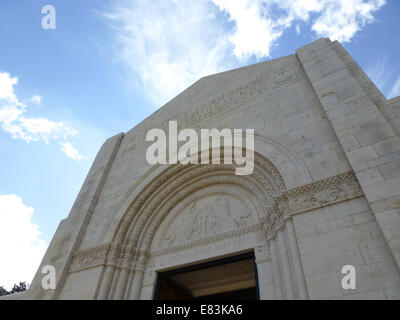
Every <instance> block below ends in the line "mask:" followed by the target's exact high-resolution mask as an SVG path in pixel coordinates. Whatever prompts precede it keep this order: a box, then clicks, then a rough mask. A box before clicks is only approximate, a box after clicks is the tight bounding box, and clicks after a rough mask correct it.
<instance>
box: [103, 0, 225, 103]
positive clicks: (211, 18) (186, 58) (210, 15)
mask: <svg viewBox="0 0 400 320" xmlns="http://www.w3.org/2000/svg"><path fill="white" fill-rule="evenodd" d="M214 11H215V7H214V6H213V5H212V3H210V2H206V1H201V0H200V1H199V0H174V1H172V0H165V1H161V2H154V1H125V5H124V6H123V7H118V8H115V9H113V10H112V12H111V13H106V14H102V16H103V17H104V18H106V19H107V22H108V23H110V25H111V26H112V27H113V28H115V29H116V32H117V41H118V44H119V46H118V53H119V54H120V58H121V60H122V61H123V62H124V63H125V64H126V65H127V66H128V68H129V70H130V71H132V72H133V73H134V74H135V75H137V74H139V76H140V79H141V81H142V84H143V85H144V88H145V91H146V93H147V94H148V95H149V96H150V97H151V98H153V100H154V102H155V104H157V105H158V106H159V105H160V104H163V103H165V102H167V101H168V100H170V99H171V98H172V97H174V96H175V95H176V94H177V93H179V92H180V91H182V90H183V89H185V88H186V87H187V86H188V85H189V84H191V83H193V82H194V81H196V80H198V79H199V78H200V77H202V76H204V75H209V74H212V73H216V72H219V71H222V70H223V69H224V67H225V68H226V67H229V62H228V60H229V59H228V58H227V57H228V56H229V51H228V50H227V49H228V48H229V39H228V35H227V34H226V33H225V31H224V25H223V23H224V22H223V21H218V19H217V18H216V16H215V15H214Z"/></svg>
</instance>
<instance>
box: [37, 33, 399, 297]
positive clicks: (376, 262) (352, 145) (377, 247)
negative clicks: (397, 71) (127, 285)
mask: <svg viewBox="0 0 400 320" xmlns="http://www.w3.org/2000/svg"><path fill="white" fill-rule="evenodd" d="M260 80H262V81H264V83H265V86H264V87H263V88H262V89H260V90H259V92H257V93H252V94H249V93H248V91H246V87H248V86H250V85H251V83H253V82H254V81H260ZM232 90H236V91H237V92H242V91H243V96H242V98H243V100H242V102H243V103H238V104H233V106H232V107H230V108H220V110H219V111H218V110H217V111H218V112H215V113H212V114H211V115H210V114H206V113H202V112H201V111H199V110H200V109H201V108H200V107H201V106H202V104H204V103H206V102H208V101H211V100H213V99H220V100H221V101H224V99H227V97H228V96H229V92H232ZM246 92H247V93H246ZM217 109H218V108H217ZM398 109H399V103H398V100H396V99H393V100H391V101H390V102H388V101H387V100H386V99H385V98H384V97H383V96H382V94H381V93H380V92H379V90H377V89H376V87H375V86H374V85H373V84H372V83H371V82H370V80H369V79H368V77H366V75H365V74H364V73H363V72H362V70H361V69H360V68H359V67H358V66H357V65H356V64H355V62H354V61H353V60H352V58H351V57H350V56H349V55H348V54H347V52H346V51H345V50H344V49H343V48H342V47H341V46H340V45H339V44H338V43H331V42H330V41H329V40H327V39H321V40H318V41H316V42H314V43H312V44H310V45H308V46H306V47H304V48H301V49H299V50H297V53H296V55H292V56H287V57H283V58H280V59H276V60H272V61H267V62H263V63H260V64H257V65H252V66H248V67H244V68H240V69H235V70H232V71H227V72H224V73H221V74H217V75H212V76H209V77H205V78H202V79H200V80H199V81H198V82H196V83H195V84H193V85H192V86H191V87H189V88H188V89H186V90H185V91H183V92H182V93H181V94H180V95H178V96H177V97H176V98H174V99H173V100H171V101H170V102H168V103H167V104H166V105H165V106H164V107H163V108H161V109H159V110H158V111H157V112H155V113H154V114H152V115H151V116H150V117H148V118H147V119H145V120H144V121H143V122H141V123H140V124H138V125H137V126H136V127H135V128H133V129H132V130H130V131H129V132H127V133H126V134H125V135H119V136H117V137H114V138H112V139H111V140H110V141H108V142H106V143H105V145H104V146H103V148H102V150H101V151H100V152H99V154H98V156H97V158H96V160H95V162H94V164H93V166H92V168H91V170H90V172H89V174H88V177H87V178H86V180H85V182H84V185H83V186H82V190H81V191H80V193H79V196H78V198H77V200H76V202H75V204H74V206H73V208H72V210H71V213H70V215H69V216H68V218H67V219H65V220H63V222H62V224H60V227H59V230H58V231H57V233H56V235H55V237H54V239H53V241H52V244H51V245H50V248H49V250H48V252H47V253H46V256H45V258H44V260H43V263H54V264H59V266H58V268H59V270H60V279H61V282H60V286H61V289H60V292H58V293H54V294H53V293H52V294H50V295H48V294H47V293H43V292H41V291H40V289H39V283H40V282H39V281H40V277H41V275H40V273H39V271H38V274H37V276H36V277H35V281H34V285H33V287H32V288H33V289H32V292H33V291H35V290H36V291H35V292H36V293H35V295H33V296H35V297H36V298H57V297H59V298H65V299H69V298H88V299H91V298H94V297H95V296H96V295H97V291H98V288H99V281H100V279H101V277H102V275H103V273H104V270H103V269H102V268H91V269H87V270H84V271H78V272H73V273H69V274H68V270H69V263H70V259H71V256H72V253H73V251H74V250H84V249H89V248H93V247H97V246H99V245H103V244H106V243H107V242H108V241H109V240H110V234H109V232H110V231H109V230H110V229H111V227H114V226H116V225H117V224H118V223H119V220H118V219H116V213H117V212H118V210H119V209H120V208H121V206H124V205H128V204H127V203H126V202H127V201H128V200H127V199H128V198H129V195H130V194H131V193H132V191H133V190H135V188H138V186H140V185H141V182H142V181H144V179H146V177H147V176H148V175H149V174H150V173H151V172H152V170H153V169H152V167H151V166H150V165H149V164H148V163H147V161H146V159H145V151H146V148H147V146H148V145H149V144H146V143H145V135H146V133H147V131H148V130H149V129H152V128H158V127H161V128H165V124H167V123H168V121H169V120H177V121H178V125H179V126H180V128H194V129H199V128H213V127H216V128H219V129H222V128H231V129H233V128H242V129H246V128H253V129H255V132H256V151H258V152H260V153H261V154H262V155H264V156H265V157H266V158H267V159H268V160H269V161H271V162H272V163H273V165H274V166H275V167H276V168H277V169H278V170H279V171H280V173H281V175H282V177H283V179H284V181H285V184H286V187H287V189H292V188H295V187H298V186H302V185H305V184H307V183H310V182H312V181H318V180H321V179H324V178H327V177H332V176H336V175H338V174H341V173H345V172H349V171H351V170H354V171H355V172H356V175H357V178H358V181H359V182H360V184H361V187H362V189H363V192H364V193H365V199H364V198H360V199H354V200H351V201H348V202H343V203H341V204H336V205H334V206H330V207H326V208H320V209H317V210H314V211H309V212H307V213H302V214H299V215H295V216H294V217H293V225H294V231H295V233H294V235H295V236H296V239H297V240H298V247H299V253H300V262H301V265H302V268H303V269H304V275H305V283H306V290H307V294H308V296H309V298H312V299H316V298H328V299H330V298H387V299H392V298H395V299H398V298H399V291H398V286H399V279H398V276H399V261H400V260H399V259H400V218H399V207H400V170H399V161H400V140H399V136H398V129H399V125H398V124H399V122H398V119H399V118H398V114H399V113H398ZM149 172H150V173H149ZM271 259H273V253H271ZM258 260H259V261H263V260H262V259H260V258H259V259H258ZM267 260H268V259H267ZM267 260H265V261H264V262H265V263H264V264H263V266H261V264H260V268H259V270H260V272H262V271H261V270H264V271H265V274H270V275H271V274H272V278H273V279H271V276H270V275H269V276H265V274H263V275H261V276H260V279H262V281H263V286H264V288H270V287H271V286H272V283H275V287H276V286H277V284H276V282H277V281H278V280H277V278H276V270H275V275H274V274H273V273H272V270H274V268H275V269H276V266H277V265H275V267H274V264H273V263H272V262H271V263H270V262H267ZM268 261H269V260H268ZM345 263H346V264H354V265H355V266H356V268H357V272H358V275H359V277H358V278H357V279H358V280H357V283H358V284H359V288H358V289H357V290H356V291H355V292H347V291H346V292H345V291H343V290H342V289H341V288H340V287H339V286H340V270H341V268H340V267H341V266H342V265H343V264H345ZM82 283H83V284H84V286H85V288H82ZM146 290H150V289H146ZM266 290H269V289H266ZM38 292H41V293H38ZM265 292H267V291H265ZM58 294H60V296H58ZM275 294H276V292H275V293H273V294H271V293H267V294H266V295H265V297H270V298H273V297H275V298H276V297H277V296H276V295H275ZM144 296H146V297H147V296H149V293H147V294H145V295H144ZM284 296H285V294H284V293H282V292H281V295H280V296H279V297H281V298H282V297H284Z"/></svg>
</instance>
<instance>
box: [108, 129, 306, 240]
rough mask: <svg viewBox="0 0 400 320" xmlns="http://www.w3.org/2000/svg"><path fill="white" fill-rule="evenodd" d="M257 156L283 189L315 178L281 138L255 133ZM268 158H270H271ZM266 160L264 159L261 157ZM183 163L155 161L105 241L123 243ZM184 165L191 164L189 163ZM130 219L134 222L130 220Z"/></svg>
mask: <svg viewBox="0 0 400 320" xmlns="http://www.w3.org/2000/svg"><path fill="white" fill-rule="evenodd" d="M254 138H255V149H256V150H257V152H255V158H256V159H255V160H256V161H257V159H265V161H263V162H264V165H263V167H264V168H265V167H267V169H268V170H267V171H269V173H270V175H269V176H270V177H275V178H276V179H279V180H281V185H282V187H283V189H286V188H288V189H289V188H293V187H297V186H300V185H303V184H307V183H310V182H311V181H312V178H311V174H310V172H309V171H308V169H307V167H306V166H305V165H304V163H303V161H302V160H301V159H300V157H299V156H298V155H297V154H296V153H295V152H294V151H293V150H291V148H290V147H288V146H285V145H284V144H282V143H280V142H278V141H277V140H275V139H273V138H270V137H264V136H261V135H258V134H255V136H254ZM267 159H268V160H267ZM261 161H262V160H261ZM181 167H182V165H180V164H178V165H172V166H171V165H153V166H151V167H149V170H148V171H147V172H145V173H144V174H143V175H142V176H141V177H140V178H139V179H138V180H137V181H136V182H135V183H134V184H133V185H132V187H131V188H130V190H129V191H128V192H127V193H126V195H125V196H124V198H123V199H122V201H121V202H120V207H119V208H118V209H117V211H116V214H115V215H114V216H113V217H112V218H111V219H110V221H109V223H108V224H107V226H106V227H105V229H104V231H103V233H102V236H101V239H102V242H103V243H111V242H113V243H115V242H118V243H121V242H122V240H123V239H122V238H120V237H121V235H122V234H124V232H126V230H127V228H128V227H129V225H130V222H131V221H132V218H133V215H134V214H135V213H137V211H138V208H140V206H141V205H143V203H144V201H146V199H147V198H148V194H149V193H152V192H154V189H156V188H157V187H158V185H156V184H154V181H158V182H159V183H162V180H164V181H166V180H168V179H169V178H170V177H171V176H173V175H174V174H176V173H177V172H179V171H180V170H181V169H182V168H181ZM184 167H187V165H185V166H184ZM129 221H130V222H129Z"/></svg>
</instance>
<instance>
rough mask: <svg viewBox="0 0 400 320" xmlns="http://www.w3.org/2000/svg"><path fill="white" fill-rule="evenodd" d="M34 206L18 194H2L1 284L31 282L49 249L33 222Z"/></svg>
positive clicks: (0, 203)
mask: <svg viewBox="0 0 400 320" xmlns="http://www.w3.org/2000/svg"><path fill="white" fill-rule="evenodd" d="M33 211H34V209H33V208H32V207H27V206H26V205H25V204H24V203H23V202H22V199H21V198H20V197H18V196H17V195H15V194H9V195H1V196H0V254H1V263H0V286H2V285H3V286H4V287H5V288H6V289H8V290H9V289H11V287H12V286H13V284H14V283H19V282H20V281H26V282H28V283H30V282H31V281H32V279H33V276H34V274H35V272H36V270H37V268H38V267H39V264H40V262H41V260H42V258H43V255H44V253H45V251H46V248H47V243H46V242H45V241H44V240H42V239H41V238H40V234H41V232H40V231H39V228H38V226H37V225H36V224H34V223H33V222H32V215H33Z"/></svg>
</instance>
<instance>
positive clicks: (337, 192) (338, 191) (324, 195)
mask: <svg viewBox="0 0 400 320" xmlns="http://www.w3.org/2000/svg"><path fill="white" fill-rule="evenodd" d="M362 195H363V192H362V190H361V187H360V185H359V184H358V181H357V178H356V175H355V173H354V172H353V171H351V172H346V173H343V174H339V175H337V176H334V177H329V178H326V179H323V180H320V181H316V182H312V183H309V184H306V185H304V186H301V187H298V188H294V189H291V190H287V191H284V192H283V193H282V195H280V196H278V197H276V198H275V201H274V205H273V206H272V207H271V208H270V209H269V210H268V213H267V215H266V217H265V220H264V221H262V223H263V225H264V230H265V231H266V233H267V239H270V238H272V237H274V236H275V233H276V231H277V230H278V229H280V228H282V226H283V224H284V221H285V220H286V219H288V218H289V217H290V216H292V215H295V214H299V213H303V212H306V211H310V210H315V209H317V208H321V207H325V206H328V205H333V204H335V203H338V202H342V201H346V200H351V199H355V198H358V197H361V196H362Z"/></svg>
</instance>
